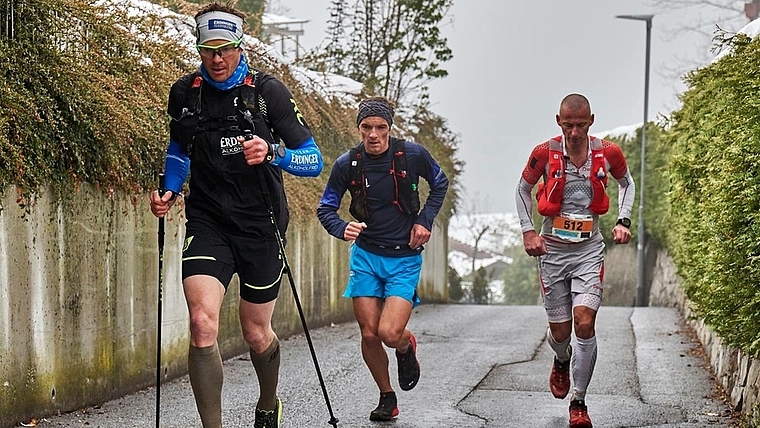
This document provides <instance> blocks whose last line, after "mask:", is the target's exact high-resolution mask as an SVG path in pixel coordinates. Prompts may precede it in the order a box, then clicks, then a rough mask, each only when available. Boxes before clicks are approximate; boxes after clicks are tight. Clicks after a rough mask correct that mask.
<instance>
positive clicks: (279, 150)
mask: <svg viewBox="0 0 760 428" xmlns="http://www.w3.org/2000/svg"><path fill="white" fill-rule="evenodd" d="M274 152H275V154H276V155H277V157H278V158H280V159H282V158H284V157H285V146H284V145H282V144H275V145H274Z"/></svg>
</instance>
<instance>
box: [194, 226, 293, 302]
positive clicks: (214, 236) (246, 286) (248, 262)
mask: <svg viewBox="0 0 760 428" xmlns="http://www.w3.org/2000/svg"><path fill="white" fill-rule="evenodd" d="M284 271H285V263H284V260H283V259H282V257H281V255H280V249H279V245H278V244H277V241H276V240H274V239H272V240H262V239H261V238H249V237H245V236H238V235H231V234H228V233H225V232H223V231H221V230H219V229H218V228H216V227H214V226H212V225H210V224H208V223H205V222H202V221H188V222H187V225H186V233H185V245H184V247H183V248H182V279H183V280H184V279H185V278H187V277H190V276H193V275H208V276H213V277H214V278H216V279H218V280H219V282H221V283H222V285H224V288H225V289H227V287H228V286H229V283H230V280H231V279H232V275H233V274H234V273H237V274H238V279H239V280H240V298H242V299H243V300H245V301H247V302H251V303H267V302H271V301H272V300H274V299H276V298H277V294H278V293H279V291H280V281H281V280H282V274H283V272H284Z"/></svg>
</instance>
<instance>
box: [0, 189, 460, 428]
mask: <svg viewBox="0 0 760 428" xmlns="http://www.w3.org/2000/svg"><path fill="white" fill-rule="evenodd" d="M1 203H2V211H0V297H1V298H0V426H16V425H17V424H18V422H20V421H28V420H29V419H30V418H31V417H41V416H45V415H50V414H55V413H57V412H65V411H69V410H74V409H78V408H82V407H84V406H88V405H93V404H97V403H101V402H104V401H107V400H109V399H112V398H115V397H119V396H122V395H125V394H127V393H130V392H134V391H137V390H140V389H143V388H146V387H149V386H152V385H155V381H156V336H157V327H156V323H157V318H158V300H159V299H158V264H159V262H158V248H157V247H158V244H157V230H158V226H157V225H158V221H157V219H156V218H155V217H153V216H152V215H151V214H150V210H149V208H148V204H147V196H145V197H142V198H139V199H132V198H128V197H125V196H123V195H118V194H109V195H105V194H104V193H103V192H101V191H100V190H98V189H94V188H92V187H91V186H82V187H81V188H80V189H79V190H78V192H77V193H76V194H72V195H68V196H66V197H64V200H63V201H61V202H54V201H53V199H52V198H51V197H50V196H49V195H42V196H40V197H39V198H37V199H36V200H33V201H29V206H28V209H24V208H22V207H20V206H19V205H18V202H17V195H16V191H15V189H13V188H11V189H7V190H6V191H5V192H4V194H3V195H2V201H1ZM183 221H184V218H183V215H182V210H181V206H177V207H175V208H174V209H173V210H172V212H171V214H170V215H169V216H168V217H167V219H166V222H165V225H166V228H165V229H166V235H165V237H166V241H165V245H164V260H163V272H164V276H163V281H162V289H163V293H162V297H161V306H162V322H161V335H162V340H161V350H162V352H161V362H162V364H161V373H162V376H163V378H164V379H166V380H168V379H172V378H175V377H177V376H180V375H183V374H184V373H185V372H186V353H187V347H188V342H189V333H188V315H187V308H186V305H185V300H184V296H183V294H182V286H181V272H180V257H181V249H182V242H183V239H184V228H183ZM445 230H446V228H445V226H441V225H440V224H437V225H436V230H435V231H434V232H433V239H432V240H431V241H430V243H429V244H428V246H427V249H426V251H425V253H424V254H425V255H424V267H423V274H422V280H421V284H420V295H421V297H422V298H423V299H424V300H425V301H426V302H444V301H445V300H446V297H447V292H448V287H447V280H446V278H447V275H446V266H447V264H446V254H447V248H446V242H447V239H446V233H445ZM287 256H288V261H289V264H290V267H291V269H292V271H293V285H294V286H295V288H296V290H297V292H298V296H299V298H300V302H301V304H302V307H303V310H304V313H305V315H306V319H307V323H308V326H309V328H317V327H320V326H323V325H329V324H330V323H333V322H334V323H338V322H344V321H349V320H352V319H353V313H352V309H351V302H350V300H349V299H345V298H342V297H341V294H342V292H343V289H344V285H345V283H346V279H347V276H348V260H347V259H348V245H347V243H345V242H342V241H339V240H337V239H334V238H332V237H330V236H329V235H328V234H327V233H326V232H325V231H324V229H322V227H321V225H320V224H319V222H318V221H317V220H316V216H315V217H314V218H312V219H303V221H302V222H301V223H300V224H299V222H298V221H297V219H296V220H294V221H293V222H292V223H291V227H290V230H289V231H288V247H287ZM237 287H238V286H237V281H236V279H233V281H232V284H231V285H230V288H229V291H228V293H227V297H226V298H225V301H224V304H223V306H224V307H223V309H222V319H221V320H220V324H221V325H220V337H219V345H220V347H221V349H222V353H223V355H224V356H225V358H227V357H232V356H235V355H239V354H241V353H244V352H246V350H247V349H246V345H245V343H244V342H243V341H242V337H241V334H240V327H239V320H238V311H237ZM273 325H274V329H275V331H276V332H277V333H278V335H280V336H281V337H287V336H289V335H293V334H298V333H301V332H302V326H301V321H300V317H299V315H298V311H297V309H296V305H295V304H294V298H293V293H292V291H291V284H290V281H289V280H288V278H285V279H284V280H283V283H282V287H281V293H280V298H279V300H278V303H277V307H276V310H275V317H274V320H273Z"/></svg>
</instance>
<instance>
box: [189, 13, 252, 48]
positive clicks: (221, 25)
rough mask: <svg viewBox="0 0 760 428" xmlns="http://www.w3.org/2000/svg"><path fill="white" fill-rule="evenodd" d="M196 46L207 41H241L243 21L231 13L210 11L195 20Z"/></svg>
mask: <svg viewBox="0 0 760 428" xmlns="http://www.w3.org/2000/svg"><path fill="white" fill-rule="evenodd" d="M195 24H196V30H195V32H196V44H199V45H202V44H204V43H206V42H207V41H209V40H229V41H231V42H237V41H239V40H242V39H243V19H242V18H241V17H239V16H237V15H233V14H231V13H227V12H222V11H219V10H212V11H211V12H207V13H204V14H203V15H201V16H199V17H197V18H196V19H195Z"/></svg>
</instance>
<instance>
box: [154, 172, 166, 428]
mask: <svg viewBox="0 0 760 428" xmlns="http://www.w3.org/2000/svg"><path fill="white" fill-rule="evenodd" d="M164 178H165V177H164V173H163V172H161V173H159V174H158V195H159V196H163V195H164V185H165V183H164ZM163 267H164V217H159V218H158V316H157V321H156V330H157V332H156V428H159V420H160V418H161V315H162V312H163V311H162V301H163V296H162V294H163Z"/></svg>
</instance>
